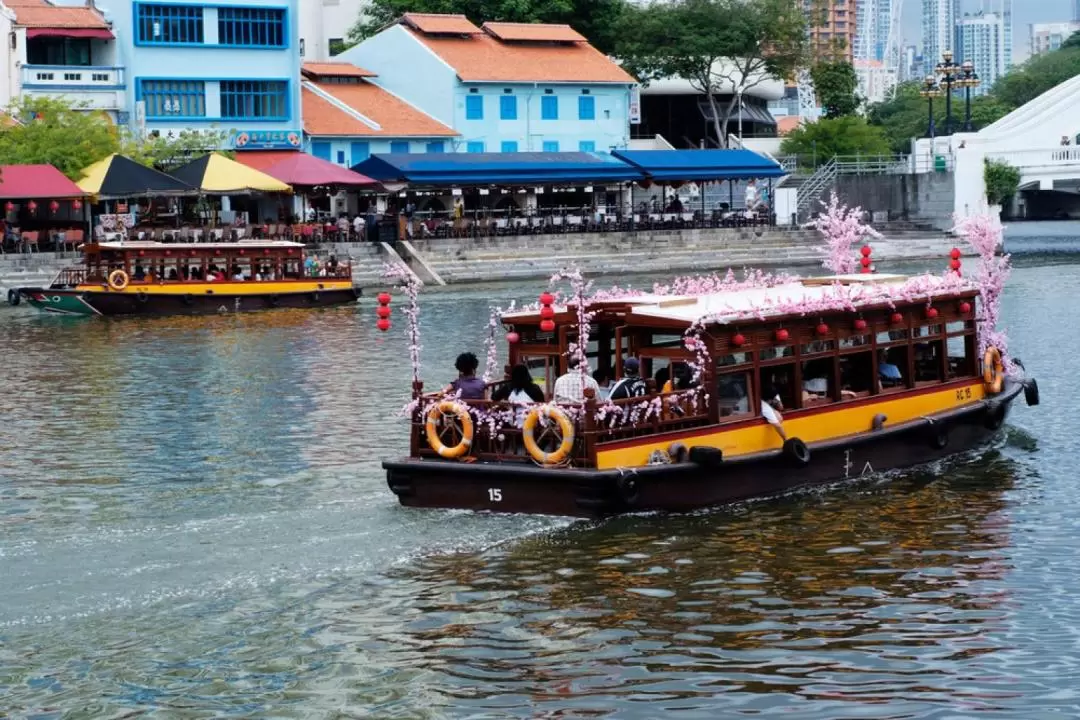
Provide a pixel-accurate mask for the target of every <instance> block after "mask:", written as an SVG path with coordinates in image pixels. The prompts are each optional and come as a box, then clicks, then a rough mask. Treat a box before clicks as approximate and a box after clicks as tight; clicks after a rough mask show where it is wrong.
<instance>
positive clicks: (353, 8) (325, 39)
mask: <svg viewBox="0 0 1080 720" xmlns="http://www.w3.org/2000/svg"><path fill="white" fill-rule="evenodd" d="M367 5H368V0H300V38H301V39H302V40H303V41H304V60H305V61H306V62H318V61H325V60H330V59H331V58H330V40H331V39H335V38H340V39H342V40H347V39H348V35H349V28H351V27H352V26H353V25H355V24H356V21H357V20H358V19H359V18H360V15H361V13H362V12H363V11H364V8H366V7H367ZM334 59H336V58H334Z"/></svg>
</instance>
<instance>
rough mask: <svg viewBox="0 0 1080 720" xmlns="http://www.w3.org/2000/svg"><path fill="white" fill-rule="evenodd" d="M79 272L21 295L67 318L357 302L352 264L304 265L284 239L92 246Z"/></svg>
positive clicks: (298, 250) (295, 246) (85, 249)
mask: <svg viewBox="0 0 1080 720" xmlns="http://www.w3.org/2000/svg"><path fill="white" fill-rule="evenodd" d="M80 249H81V250H82V253H83V263H82V265H81V266H78V267H73V268H67V269H65V270H61V271H60V273H59V274H58V275H57V276H56V279H55V280H54V281H53V282H52V284H51V285H49V287H22V288H18V291H17V292H18V295H19V296H20V297H23V298H26V300H27V301H28V302H29V303H30V304H31V305H33V306H34V307H36V308H39V309H41V310H45V311H47V312H51V313H61V314H66V315H210V314H218V313H233V312H247V311H252V310H264V309H270V308H298V307H325V306H329V305H341V304H343V303H348V302H353V301H355V300H356V298H357V297H358V296H359V293H358V291H357V290H355V289H354V287H353V282H352V268H351V267H350V266H349V264H348V262H344V263H336V262H335V264H334V265H333V266H332V267H329V266H323V267H322V268H320V269H319V270H318V271H317V272H315V271H313V270H311V269H310V268H307V267H306V266H305V256H304V246H303V245H302V244H300V243H294V242H285V241H280V240H250V241H245V240H242V241H240V242H234V243H198V244H190V245H187V244H175V243H160V242H141V241H140V242H102V243H88V244H86V245H83V246H82V247H81V248H80Z"/></svg>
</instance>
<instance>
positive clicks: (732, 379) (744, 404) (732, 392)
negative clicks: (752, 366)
mask: <svg viewBox="0 0 1080 720" xmlns="http://www.w3.org/2000/svg"><path fill="white" fill-rule="evenodd" d="M746 378H747V376H746V373H731V374H727V375H721V376H720V378H719V381H718V382H719V386H718V392H717V396H718V397H719V398H720V414H721V416H728V415H742V414H745V413H748V412H750V398H749V395H748V394H747V391H746V385H747V383H746Z"/></svg>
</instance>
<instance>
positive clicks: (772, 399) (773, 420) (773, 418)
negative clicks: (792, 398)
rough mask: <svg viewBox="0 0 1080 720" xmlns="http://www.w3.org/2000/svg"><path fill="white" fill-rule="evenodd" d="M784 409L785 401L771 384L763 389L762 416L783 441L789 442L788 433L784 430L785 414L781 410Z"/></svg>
mask: <svg viewBox="0 0 1080 720" xmlns="http://www.w3.org/2000/svg"><path fill="white" fill-rule="evenodd" d="M783 409H784V403H783V402H782V401H781V400H780V393H779V392H777V390H776V388H775V387H773V386H771V385H766V386H764V387H763V388H762V389H761V417H763V418H765V422H767V423H769V424H770V425H772V427H773V430H776V433H777V434H778V435H779V436H780V439H781V440H782V441H783V442H787V433H786V432H784V416H783V415H781V414H780V411H781V410H783Z"/></svg>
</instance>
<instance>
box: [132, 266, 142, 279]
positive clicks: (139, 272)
mask: <svg viewBox="0 0 1080 720" xmlns="http://www.w3.org/2000/svg"><path fill="white" fill-rule="evenodd" d="M131 277H132V279H133V280H139V281H142V280H145V279H146V270H144V269H143V266H142V265H136V266H135V272H133V273H132V275H131Z"/></svg>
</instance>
